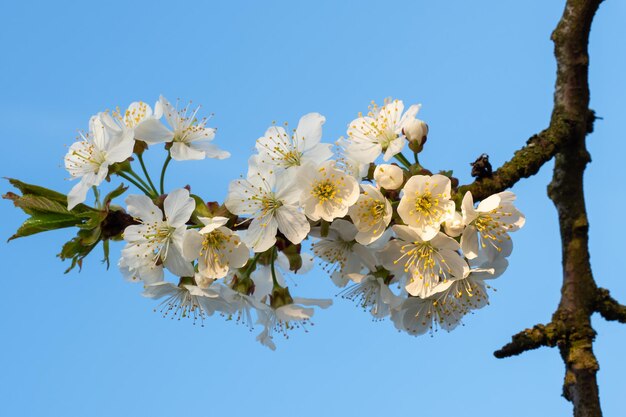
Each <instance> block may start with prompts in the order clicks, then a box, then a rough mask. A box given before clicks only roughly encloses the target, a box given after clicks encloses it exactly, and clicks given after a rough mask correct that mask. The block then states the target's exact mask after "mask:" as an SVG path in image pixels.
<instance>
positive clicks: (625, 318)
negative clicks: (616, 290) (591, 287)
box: [596, 288, 626, 323]
mask: <svg viewBox="0 0 626 417" xmlns="http://www.w3.org/2000/svg"><path fill="white" fill-rule="evenodd" d="M596 311H597V312H598V313H600V315H601V316H602V317H604V318H605V319H606V320H609V321H619V322H620V323H626V306H624V305H622V304H620V303H618V302H617V301H616V300H615V299H614V298H613V297H611V294H610V293H609V290H606V289H604V288H598V298H597V301H596Z"/></svg>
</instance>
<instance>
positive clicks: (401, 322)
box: [391, 281, 463, 336]
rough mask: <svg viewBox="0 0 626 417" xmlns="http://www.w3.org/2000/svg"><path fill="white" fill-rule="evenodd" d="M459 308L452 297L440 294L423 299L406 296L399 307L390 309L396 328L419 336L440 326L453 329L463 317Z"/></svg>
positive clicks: (449, 329) (448, 329)
mask: <svg viewBox="0 0 626 417" xmlns="http://www.w3.org/2000/svg"><path fill="white" fill-rule="evenodd" d="M449 283H452V281H449ZM446 285H448V284H446ZM459 310H460V309H459V306H458V303H457V300H456V299H455V298H454V297H443V296H441V295H440V294H435V295H434V296H432V297H429V298H425V299H422V298H419V297H408V298H407V299H406V300H404V302H403V303H402V304H401V305H400V307H398V308H397V309H394V310H392V311H391V320H392V321H393V323H394V325H395V326H396V328H397V329H398V330H402V331H405V332H407V333H408V334H410V335H413V336H419V335H421V334H424V333H426V332H430V333H432V332H433V331H436V330H437V329H438V328H440V327H441V328H443V329H445V330H447V331H451V330H453V329H454V328H455V327H456V326H457V325H458V324H459V323H460V321H461V318H462V317H463V314H461V313H460V311H459Z"/></svg>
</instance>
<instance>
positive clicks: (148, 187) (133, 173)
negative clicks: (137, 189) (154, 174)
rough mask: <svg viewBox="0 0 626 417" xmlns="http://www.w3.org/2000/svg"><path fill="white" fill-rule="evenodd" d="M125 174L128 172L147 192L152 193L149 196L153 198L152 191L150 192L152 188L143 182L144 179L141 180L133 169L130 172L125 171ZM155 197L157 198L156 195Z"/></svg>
mask: <svg viewBox="0 0 626 417" xmlns="http://www.w3.org/2000/svg"><path fill="white" fill-rule="evenodd" d="M125 172H128V173H129V174H130V175H131V176H132V177H133V178H134V179H136V180H137V181H138V182H139V183H140V184H141V185H142V186H143V188H144V189H145V190H148V192H149V193H150V194H149V195H150V196H152V191H151V190H150V186H149V185H148V184H147V183H146V182H145V181H144V180H143V178H141V177H140V176H139V175H138V174H137V173H136V172H135V171H133V169H132V168H130V169H129V170H128V171H125ZM155 194H156V193H155ZM154 197H156V195H155V196H154Z"/></svg>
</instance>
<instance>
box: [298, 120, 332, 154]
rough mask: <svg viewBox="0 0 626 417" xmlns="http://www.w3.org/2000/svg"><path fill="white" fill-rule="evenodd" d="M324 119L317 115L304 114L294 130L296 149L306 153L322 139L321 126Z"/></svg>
mask: <svg viewBox="0 0 626 417" xmlns="http://www.w3.org/2000/svg"><path fill="white" fill-rule="evenodd" d="M325 122H326V118H325V117H324V116H322V115H321V114H319V113H309V114H305V115H304V116H302V117H301V118H300V121H299V122H298V127H297V128H296V140H297V141H298V149H299V150H300V151H306V150H309V149H311V148H312V147H314V146H315V145H317V144H318V143H319V141H320V140H321V139H322V125H324V123H325Z"/></svg>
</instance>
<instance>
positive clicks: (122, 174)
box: [116, 171, 152, 197]
mask: <svg viewBox="0 0 626 417" xmlns="http://www.w3.org/2000/svg"><path fill="white" fill-rule="evenodd" d="M116 174H117V175H119V176H120V177H122V178H124V179H125V180H127V181H128V182H130V183H131V184H133V185H134V186H135V187H137V188H139V189H140V190H141V191H142V192H143V193H144V194H145V195H147V196H148V197H152V193H151V192H150V191H148V190H146V189H145V188H144V187H143V186H142V185H141V184H139V183H138V182H137V181H135V180H134V179H132V178H131V177H129V176H128V175H126V174H125V173H124V172H121V171H120V172H116Z"/></svg>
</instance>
